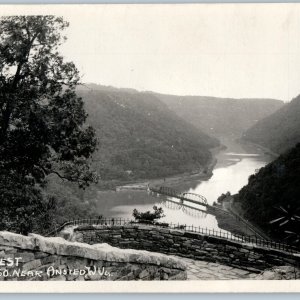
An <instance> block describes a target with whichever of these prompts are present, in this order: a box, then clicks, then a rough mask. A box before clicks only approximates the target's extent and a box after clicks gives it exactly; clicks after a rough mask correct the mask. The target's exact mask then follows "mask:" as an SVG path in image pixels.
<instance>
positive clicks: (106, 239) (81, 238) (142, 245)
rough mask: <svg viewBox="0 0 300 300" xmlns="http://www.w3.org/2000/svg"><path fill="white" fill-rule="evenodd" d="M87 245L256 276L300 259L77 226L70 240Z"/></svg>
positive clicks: (234, 245)
mask: <svg viewBox="0 0 300 300" xmlns="http://www.w3.org/2000/svg"><path fill="white" fill-rule="evenodd" d="M72 238H73V239H74V240H76V241H78V242H84V243H88V244H95V243H108V244H110V245H112V246H115V247H120V248H127V249H128V248H132V249H141V250H148V251H154V252H160V253H165V254H171V255H178V256H183V257H187V258H192V259H195V260H203V261H209V262H217V263H221V264H225V265H229V266H232V267H236V268H240V269H245V270H248V271H250V272H256V273H259V272H261V271H262V270H265V269H268V268H272V267H273V266H283V265H287V266H288V265H290V266H294V267H299V264H300V255H299V254H293V253H288V252H284V251H279V250H275V249H269V248H264V247H259V246H256V245H253V244H246V243H240V242H236V241H232V240H227V239H223V238H217V237H211V236H206V235H203V234H200V233H194V232H187V231H184V230H175V229H167V228H160V227H155V226H148V225H147V226H146V225H137V224H134V225H132V224H128V225H124V226H81V227H80V226H79V227H77V228H75V229H74V235H73V237H72Z"/></svg>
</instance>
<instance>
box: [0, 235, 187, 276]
mask: <svg viewBox="0 0 300 300" xmlns="http://www.w3.org/2000/svg"><path fill="white" fill-rule="evenodd" d="M0 246H8V247H13V248H18V249H23V250H32V251H39V252H45V253H49V254H52V255H61V256H74V257H80V258H88V259H92V260H103V261H111V262H113V261H114V262H126V263H137V264H151V265H156V266H161V267H166V268H171V269H179V270H186V266H185V264H184V263H182V262H181V261H180V260H179V259H175V258H173V257H169V256H167V255H165V254H160V253H152V252H149V251H145V250H133V249H119V248H116V247H112V246H110V245H108V244H94V245H89V244H84V243H79V242H70V241H66V240H65V239H63V238H60V237H53V238H46V237H43V236H40V235H37V234H29V236H23V235H20V234H16V233H11V232H7V231H1V232H0Z"/></svg>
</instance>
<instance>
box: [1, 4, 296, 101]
mask: <svg viewBox="0 0 300 300" xmlns="http://www.w3.org/2000/svg"><path fill="white" fill-rule="evenodd" d="M64 7H65V6H60V7H57V6H56V7H50V6H48V7H47V8H46V9H47V11H45V6H44V8H43V11H41V10H39V8H37V7H31V8H30V11H29V12H30V13H41V12H43V13H44V12H47V13H57V14H60V15H63V16H64V17H65V19H66V20H68V21H69V22H70V27H69V29H68V30H67V37H68V40H67V42H66V43H65V45H64V46H63V48H62V49H61V51H62V53H63V54H64V55H65V56H66V58H67V59H68V60H73V61H74V62H75V64H76V65H77V67H78V68H79V70H80V71H81V73H82V75H83V81H84V82H94V83H100V84H103V85H112V86H116V87H128V88H136V89H138V90H152V91H157V92H162V93H168V94H178V95H209V96H219V97H234V98H246V97H247V98H250V97H251V98H252V97H259V98H276V99H282V100H284V101H288V100H290V99H291V98H293V97H295V96H297V95H298V94H300V20H299V17H300V14H299V11H300V5H299V4H298V5H297V4H288V5H287V4H275V5H274V4H272V5H270V4H266V5H262V4H260V5H258V4H252V5H239V4H236V5H232V4H230V5H229V4H226V5H98V6H81V7H76V6H68V7H67V9H65V8H64ZM19 9H20V11H18V12H19V13H21V12H22V8H19ZM2 11H4V12H5V13H6V14H7V13H12V11H11V12H10V11H9V9H8V10H3V9H1V12H2ZM14 13H16V10H14ZM27 13H28V11H27Z"/></svg>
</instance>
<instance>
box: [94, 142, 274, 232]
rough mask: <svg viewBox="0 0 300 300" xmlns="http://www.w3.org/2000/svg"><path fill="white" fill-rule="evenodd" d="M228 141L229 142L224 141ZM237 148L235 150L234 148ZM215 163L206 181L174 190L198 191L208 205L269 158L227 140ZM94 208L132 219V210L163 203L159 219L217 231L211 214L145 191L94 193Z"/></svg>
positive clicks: (244, 181)
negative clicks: (185, 206)
mask: <svg viewBox="0 0 300 300" xmlns="http://www.w3.org/2000/svg"><path fill="white" fill-rule="evenodd" d="M227 144H228V143H227ZM235 150H238V151H235ZM216 158H217V160H218V163H217V164H216V166H215V168H214V170H213V175H212V176H211V178H210V179H208V180H206V181H200V180H198V181H195V180H191V181H190V182H189V181H188V182H187V181H185V182H184V183H182V186H181V185H180V184H179V185H178V186H176V189H178V190H180V191H187V192H191V193H196V194H201V195H202V196H204V197H205V198H206V199H207V200H208V203H209V204H213V202H214V201H217V198H218V197H219V196H220V195H221V194H222V193H226V192H227V191H229V192H230V193H231V194H234V193H237V192H238V191H239V190H240V189H241V188H242V187H243V186H244V185H246V184H247V182H248V177H249V176H250V175H251V174H254V173H255V171H256V170H258V169H260V168H261V167H263V166H264V165H266V164H267V163H268V162H269V161H270V160H271V158H270V157H269V156H267V155H265V154H264V153H263V152H262V151H261V150H260V149H256V148H255V149H254V148H253V147H252V149H250V150H249V147H248V148H247V147H241V146H240V145H237V144H232V143H230V146H229V147H228V148H227V149H226V150H223V151H221V152H219V153H218V154H217V156H216ZM97 198H98V199H97V200H98V201H97V211H98V212H99V214H102V215H103V216H105V217H117V218H119V217H121V218H132V211H133V209H134V208H136V209H137V210H139V211H142V212H144V211H147V210H152V207H153V206H154V205H157V206H162V207H163V209H164V214H165V217H164V218H163V219H161V220H160V221H161V222H168V223H176V224H177V223H179V224H186V225H194V226H201V227H203V228H209V229H214V230H219V227H218V223H217V220H216V218H215V217H214V216H212V215H209V214H205V213H202V212H199V211H196V210H193V209H186V208H182V207H180V206H179V205H176V204H172V203H170V202H168V201H165V199H163V198H162V197H153V196H149V195H148V194H147V192H146V191H133V190H129V191H128V190H127V191H120V192H113V191H105V192H103V191H99V192H98V196H97Z"/></svg>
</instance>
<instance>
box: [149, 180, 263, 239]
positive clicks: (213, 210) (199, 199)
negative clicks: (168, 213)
mask: <svg viewBox="0 0 300 300" xmlns="http://www.w3.org/2000/svg"><path fill="white" fill-rule="evenodd" d="M148 192H149V193H154V194H157V195H163V196H168V197H171V198H177V199H179V200H180V201H179V202H176V201H175V200H173V199H167V200H166V201H165V202H166V203H164V204H163V205H164V206H166V207H168V208H171V209H182V210H183V211H184V212H185V213H188V214H189V215H194V216H197V215H199V214H200V216H201V214H202V216H203V213H204V214H205V215H206V214H211V215H213V216H218V215H219V216H220V215H222V214H223V215H224V214H226V215H230V216H231V217H232V218H234V219H236V220H237V221H239V222H242V223H243V224H244V225H245V226H246V229H247V230H248V231H250V232H252V233H253V234H254V235H255V236H258V237H260V238H263V239H268V237H267V236H266V235H265V234H263V233H262V232H261V231H260V230H258V229H257V228H255V227H254V226H253V225H252V224H249V223H248V222H247V221H245V220H244V219H243V218H241V217H239V216H238V215H236V214H233V213H232V212H231V211H228V210H225V209H222V208H221V207H217V206H214V205H210V204H208V202H207V199H206V198H205V197H204V196H202V195H200V194H195V193H189V192H184V193H180V192H178V191H176V190H175V189H172V188H170V187H166V186H161V187H150V186H148ZM190 203H193V204H197V206H191V205H189V204H190ZM176 205H177V207H176Z"/></svg>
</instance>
